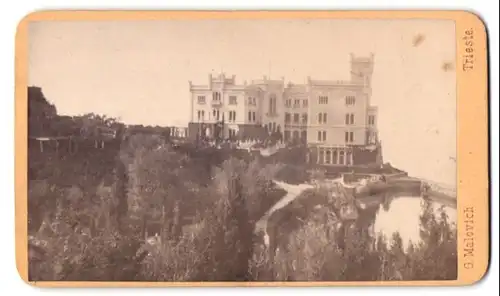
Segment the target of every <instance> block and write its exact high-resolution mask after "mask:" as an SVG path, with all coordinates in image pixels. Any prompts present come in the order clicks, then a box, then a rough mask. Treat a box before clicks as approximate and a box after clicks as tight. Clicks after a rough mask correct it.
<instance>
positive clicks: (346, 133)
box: [344, 132, 349, 143]
mask: <svg viewBox="0 0 500 296" xmlns="http://www.w3.org/2000/svg"><path fill="white" fill-rule="evenodd" d="M344 140H345V142H346V143H349V132H345V133H344Z"/></svg>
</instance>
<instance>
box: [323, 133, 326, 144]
mask: <svg viewBox="0 0 500 296" xmlns="http://www.w3.org/2000/svg"><path fill="white" fill-rule="evenodd" d="M325 141H326V131H323V142H325Z"/></svg>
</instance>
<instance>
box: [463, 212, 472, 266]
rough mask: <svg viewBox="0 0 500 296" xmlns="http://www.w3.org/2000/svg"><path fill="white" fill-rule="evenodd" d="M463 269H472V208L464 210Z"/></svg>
mask: <svg viewBox="0 0 500 296" xmlns="http://www.w3.org/2000/svg"><path fill="white" fill-rule="evenodd" d="M463 213H464V217H465V219H464V226H465V236H464V268H465V269H472V268H474V208H473V207H467V208H465V209H464V212H463Z"/></svg>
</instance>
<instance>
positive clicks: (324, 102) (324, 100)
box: [318, 96, 328, 105]
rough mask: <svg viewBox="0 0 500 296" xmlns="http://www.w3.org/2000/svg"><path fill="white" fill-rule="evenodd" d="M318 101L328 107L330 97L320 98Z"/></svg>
mask: <svg viewBox="0 0 500 296" xmlns="http://www.w3.org/2000/svg"><path fill="white" fill-rule="evenodd" d="M318 101H319V103H320V104H321V105H326V104H328V96H319V100H318Z"/></svg>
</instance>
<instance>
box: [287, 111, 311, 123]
mask: <svg viewBox="0 0 500 296" xmlns="http://www.w3.org/2000/svg"><path fill="white" fill-rule="evenodd" d="M291 122H292V114H291V113H285V123H291ZM293 123H297V124H298V123H300V114H299V113H294V114H293ZM302 123H303V124H307V113H302Z"/></svg>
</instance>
